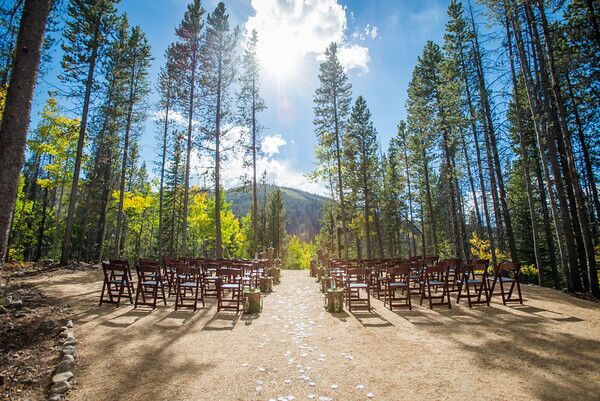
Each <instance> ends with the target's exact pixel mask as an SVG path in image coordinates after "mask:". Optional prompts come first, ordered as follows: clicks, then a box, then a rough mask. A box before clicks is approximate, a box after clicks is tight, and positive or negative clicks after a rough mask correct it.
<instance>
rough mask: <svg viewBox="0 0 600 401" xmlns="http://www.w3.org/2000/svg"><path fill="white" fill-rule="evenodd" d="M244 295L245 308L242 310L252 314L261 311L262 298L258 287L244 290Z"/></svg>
mask: <svg viewBox="0 0 600 401" xmlns="http://www.w3.org/2000/svg"><path fill="white" fill-rule="evenodd" d="M244 296H245V298H246V299H245V301H246V302H245V303H246V308H245V310H244V313H245V314H248V315H254V314H257V313H260V312H261V311H262V299H261V292H260V290H259V289H256V288H255V289H253V290H250V291H245V292H244Z"/></svg>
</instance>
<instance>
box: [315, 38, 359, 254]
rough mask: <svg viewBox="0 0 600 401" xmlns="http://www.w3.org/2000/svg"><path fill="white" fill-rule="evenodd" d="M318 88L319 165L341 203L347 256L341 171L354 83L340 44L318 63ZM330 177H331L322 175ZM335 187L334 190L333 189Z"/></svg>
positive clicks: (345, 219)
mask: <svg viewBox="0 0 600 401" xmlns="http://www.w3.org/2000/svg"><path fill="white" fill-rule="evenodd" d="M319 84H320V86H319V88H317V90H316V92H315V96H314V113H315V117H314V122H313V123H314V125H315V134H316V136H317V140H318V143H319V146H321V147H322V149H323V151H322V152H321V153H318V154H317V155H316V156H317V164H318V165H320V166H321V167H322V168H323V166H327V168H326V169H325V170H326V171H331V172H332V176H334V177H335V178H334V179H331V180H330V186H331V192H332V193H333V192H335V193H336V196H337V200H338V201H339V203H340V217H341V221H342V237H343V242H344V257H346V258H347V257H348V247H349V238H348V221H347V216H346V204H345V202H344V189H345V187H344V181H343V171H342V144H343V137H344V134H345V132H346V124H347V121H348V116H349V113H350V101H351V96H352V93H351V90H352V86H351V85H350V83H349V82H348V76H347V75H346V72H345V71H344V68H343V67H342V65H341V63H340V61H339V59H338V49H337V44H335V43H332V44H330V45H329V47H328V48H327V49H326V50H325V61H323V62H322V63H321V65H320V66H319ZM322 178H328V177H322ZM334 186H335V190H334Z"/></svg>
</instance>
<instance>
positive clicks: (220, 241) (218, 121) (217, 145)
mask: <svg viewBox="0 0 600 401" xmlns="http://www.w3.org/2000/svg"><path fill="white" fill-rule="evenodd" d="M218 77H219V78H218V82H217V88H218V89H217V110H216V116H215V230H216V236H215V239H216V244H215V245H216V247H217V258H218V259H221V258H222V257H223V237H222V235H223V233H222V232H221V91H222V88H221V82H222V81H221V80H222V60H221V57H219V64H218Z"/></svg>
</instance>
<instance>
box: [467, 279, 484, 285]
mask: <svg viewBox="0 0 600 401" xmlns="http://www.w3.org/2000/svg"><path fill="white" fill-rule="evenodd" d="M466 283H467V284H481V283H482V281H481V280H466Z"/></svg>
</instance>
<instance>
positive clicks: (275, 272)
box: [269, 267, 281, 284]
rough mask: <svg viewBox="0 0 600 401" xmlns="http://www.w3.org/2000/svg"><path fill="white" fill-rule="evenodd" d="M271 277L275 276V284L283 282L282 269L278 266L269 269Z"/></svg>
mask: <svg viewBox="0 0 600 401" xmlns="http://www.w3.org/2000/svg"><path fill="white" fill-rule="evenodd" d="M269 277H272V278H273V284H279V283H280V282H281V269H280V268H278V267H272V268H271V269H270V270H269Z"/></svg>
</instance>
